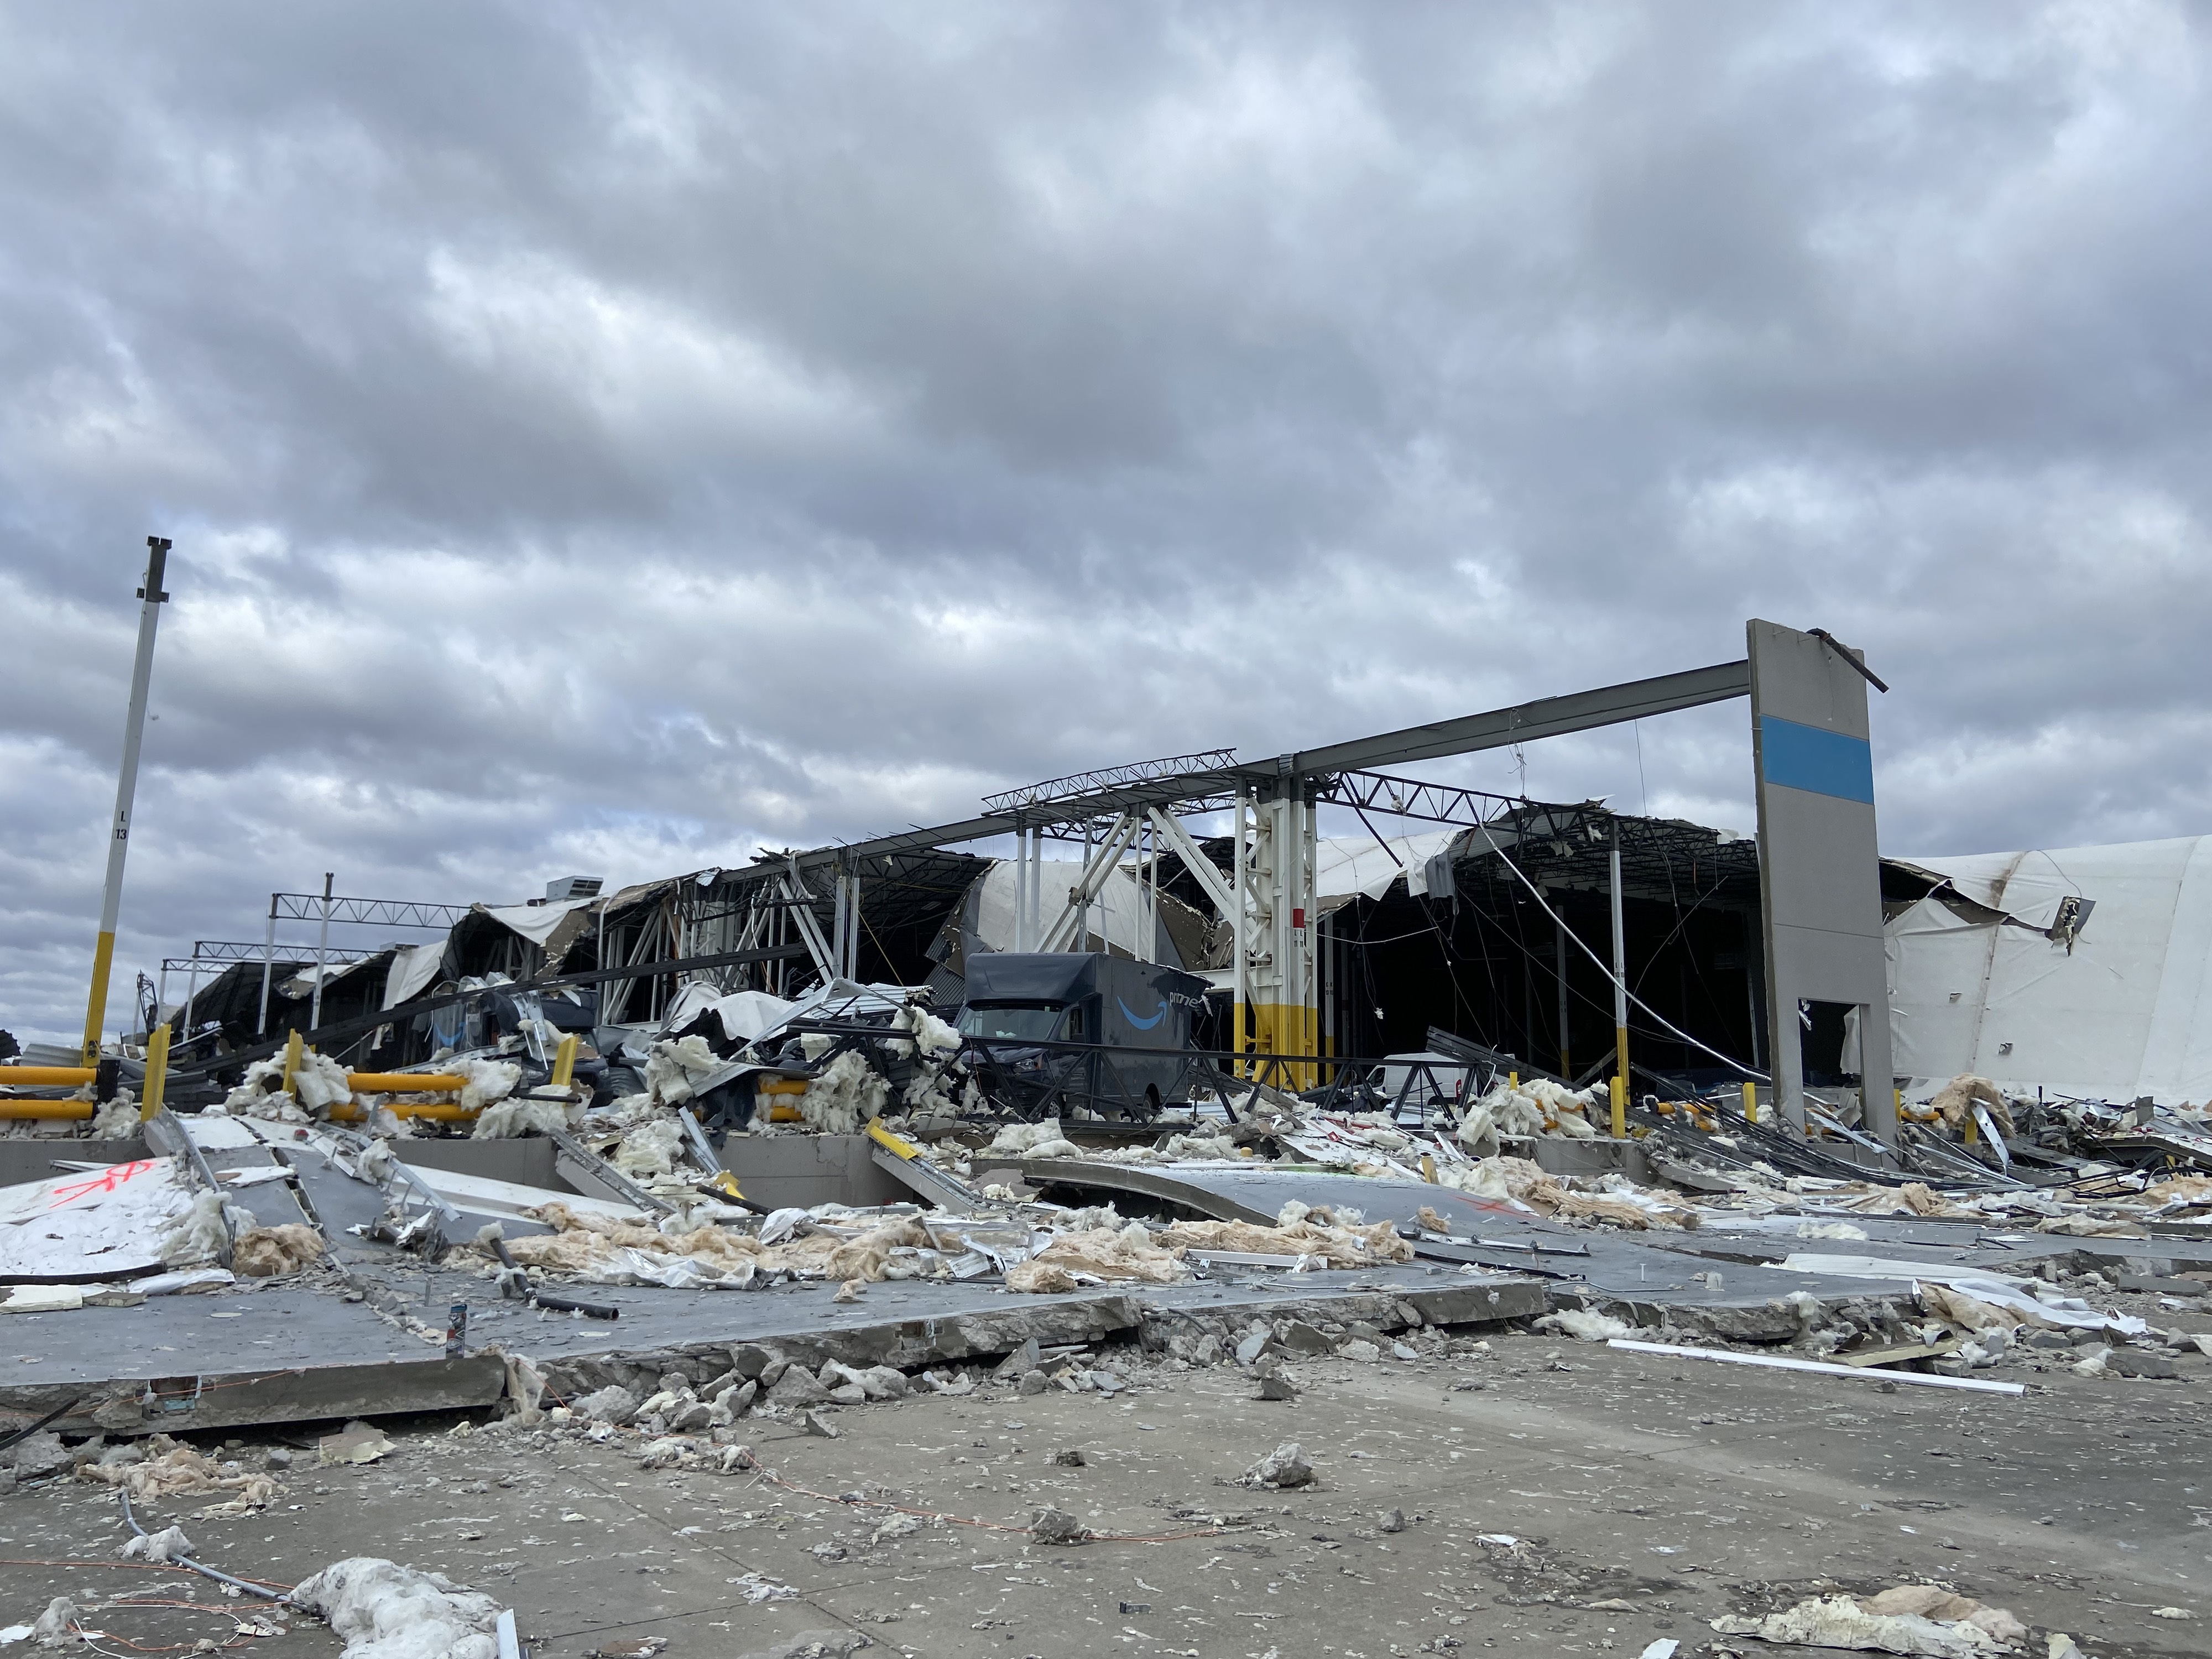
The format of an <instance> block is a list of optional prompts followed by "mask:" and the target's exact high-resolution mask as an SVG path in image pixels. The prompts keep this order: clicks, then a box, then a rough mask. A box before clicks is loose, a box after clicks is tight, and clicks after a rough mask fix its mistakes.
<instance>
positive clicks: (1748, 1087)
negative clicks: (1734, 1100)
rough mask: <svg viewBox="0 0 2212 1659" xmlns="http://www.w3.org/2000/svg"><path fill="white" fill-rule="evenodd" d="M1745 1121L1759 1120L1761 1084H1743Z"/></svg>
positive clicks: (1753, 1121)
mask: <svg viewBox="0 0 2212 1659" xmlns="http://www.w3.org/2000/svg"><path fill="white" fill-rule="evenodd" d="M1743 1121H1745V1122H1746V1123H1756V1122H1758V1121H1759V1085H1757V1084H1756V1083H1747V1084H1745V1085H1743Z"/></svg>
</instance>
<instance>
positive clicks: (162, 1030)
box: [138, 1023, 169, 1123]
mask: <svg viewBox="0 0 2212 1659" xmlns="http://www.w3.org/2000/svg"><path fill="white" fill-rule="evenodd" d="M168 1082H169V1028H168V1026H167V1024H166V1023H165V1024H160V1025H156V1026H155V1028H154V1030H153V1031H152V1032H151V1033H150V1034H149V1036H147V1038H146V1084H145V1087H144V1088H143V1090H142V1091H140V1094H139V1099H138V1121H140V1122H141V1123H143V1122H144V1121H146V1120H147V1119H148V1118H149V1117H151V1116H153V1115H154V1114H155V1113H156V1112H158V1111H160V1110H161V1091H163V1090H164V1089H165V1088H167V1086H168Z"/></svg>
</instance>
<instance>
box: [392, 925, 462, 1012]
mask: <svg viewBox="0 0 2212 1659" xmlns="http://www.w3.org/2000/svg"><path fill="white" fill-rule="evenodd" d="M447 937H450V935H447V936H445V937H441V938H440V939H439V940H438V941H437V943H435V945H401V946H400V947H399V948H398V950H397V951H393V952H392V971H391V973H389V974H388V975H386V976H385V981H384V1006H386V1007H387V1008H397V1007H398V1006H399V1005H400V1004H401V1003H403V1002H404V1001H406V1000H408V999H409V998H410V997H413V996H416V995H419V994H421V993H422V990H423V989H424V987H427V986H428V985H430V984H432V983H433V982H434V981H436V979H437V977H438V970H439V969H441V967H443V966H444V965H445V962H446V938H447Z"/></svg>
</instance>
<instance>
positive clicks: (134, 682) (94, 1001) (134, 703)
mask: <svg viewBox="0 0 2212 1659" xmlns="http://www.w3.org/2000/svg"><path fill="white" fill-rule="evenodd" d="M168 563H169V543H168V538H167V537H163V536H149V537H147V538H146V581H145V585H144V586H142V587H141V588H140V589H139V590H138V598H139V599H140V600H141V601H143V603H141V604H140V605H139V607H138V652H137V656H136V657H134V658H133V659H131V709H130V713H129V714H126V715H125V718H124V722H123V765H122V768H121V769H120V770H119V771H118V774H117V775H116V781H115V820H114V822H113V823H112V824H111V825H110V826H109V829H110V833H109V836H108V839H107V880H106V884H105V885H104V886H103V887H102V888H101V890H100V936H99V938H98V939H95V940H94V943H93V951H92V988H91V993H90V994H89V995H88V997H87V999H86V1001H85V1009H84V1048H83V1063H84V1064H85V1065H87V1066H97V1065H98V1064H99V1063H100V1032H101V1030H103V1029H104V1028H105V1027H106V1024H107V978H108V975H109V974H110V973H111V972H112V970H113V969H114V966H115V923H116V919H117V918H118V916H119V915H121V914H122V909H123V860H124V856H125V854H127V853H128V852H129V851H130V850H131V803H132V800H133V799H134V798H135V797H136V796H137V793H138V745H139V741H140V739H141V738H143V736H144V735H145V731H146V694H147V691H148V690H149V687H150V686H151V684H152V683H153V678H154V634H155V629H158V628H159V627H160V626H161V606H162V605H163V604H164V603H165V602H167V599H168V597H169V596H168V594H167V593H166V592H163V591H162V588H161V582H162V579H163V578H164V577H165V576H166V575H167V574H168ZM156 1012H159V1011H158V1010H157V1011H156Z"/></svg>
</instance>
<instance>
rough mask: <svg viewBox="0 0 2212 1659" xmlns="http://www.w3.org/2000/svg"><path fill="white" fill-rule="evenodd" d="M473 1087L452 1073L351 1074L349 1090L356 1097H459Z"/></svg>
mask: <svg viewBox="0 0 2212 1659" xmlns="http://www.w3.org/2000/svg"><path fill="white" fill-rule="evenodd" d="M468 1086H469V1080H468V1079H466V1078H465V1077H459V1076H456V1075H455V1074H454V1073H451V1072H348V1073H346V1087H347V1088H349V1089H350V1090H352V1091H354V1092H355V1093H356V1094H357V1095H358V1094H371V1095H457V1094H459V1093H460V1091H462V1090H464V1089H465V1088H467V1087H468Z"/></svg>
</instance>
